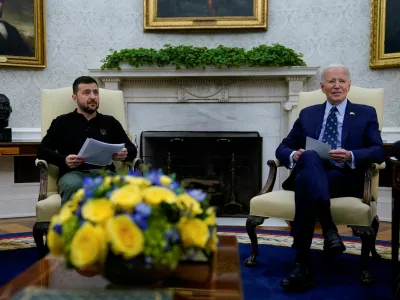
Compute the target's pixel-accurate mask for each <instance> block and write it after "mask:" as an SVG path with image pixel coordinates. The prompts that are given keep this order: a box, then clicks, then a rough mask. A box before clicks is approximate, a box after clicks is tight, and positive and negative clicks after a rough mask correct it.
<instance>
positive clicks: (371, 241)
mask: <svg viewBox="0 0 400 300" xmlns="http://www.w3.org/2000/svg"><path fill="white" fill-rule="evenodd" d="M374 227H376V224H375V225H374ZM352 229H353V234H354V235H356V236H360V237H361V243H362V244H361V258H360V271H361V275H360V284H362V285H374V284H375V277H374V276H373V275H372V274H371V272H370V271H369V267H368V261H369V254H370V253H371V252H372V248H375V240H376V232H375V230H374V228H373V226H371V227H361V226H354V227H353V226H352Z"/></svg>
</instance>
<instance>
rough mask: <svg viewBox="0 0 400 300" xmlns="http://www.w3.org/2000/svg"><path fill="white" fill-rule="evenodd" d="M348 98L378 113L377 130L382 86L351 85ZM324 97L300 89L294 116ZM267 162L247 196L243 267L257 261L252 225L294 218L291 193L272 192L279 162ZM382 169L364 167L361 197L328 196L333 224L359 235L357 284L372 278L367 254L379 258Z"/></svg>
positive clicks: (381, 112) (254, 263) (380, 109)
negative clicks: (248, 249) (261, 179)
mask: <svg viewBox="0 0 400 300" xmlns="http://www.w3.org/2000/svg"><path fill="white" fill-rule="evenodd" d="M348 99H349V100H350V101H351V102H352V103H358V104H366V105H370V106H373V107H374V108H375V109H376V113H377V115H378V122H379V129H380V130H381V129H382V117H383V101H384V92H383V89H366V88H360V87H355V86H353V87H351V89H350V92H349V94H348ZM325 100H326V96H325V94H324V93H323V92H322V91H321V90H317V91H312V92H301V93H300V94H299V103H298V109H297V115H298V114H299V113H300V111H301V110H302V109H303V108H305V107H308V106H311V105H314V104H320V103H323V102H324V101H325ZM267 164H268V166H269V168H270V171H269V177H268V179H267V182H266V184H265V186H264V187H263V189H262V190H261V192H260V193H259V195H257V196H255V197H254V198H252V199H251V202H250V215H249V217H248V219H247V222H246V230H247V233H248V235H249V237H250V240H251V244H252V255H251V256H250V257H249V258H247V260H246V266H247V267H253V266H255V265H256V264H257V254H258V241H257V235H256V227H257V226H258V225H261V224H262V223H263V222H264V219H266V218H279V219H284V220H287V221H289V222H291V221H293V219H294V213H295V202H294V192H292V191H285V190H276V191H272V190H273V188H274V183H275V180H276V175H277V168H278V167H281V165H280V163H279V161H278V160H276V159H275V160H269V161H268V162H267ZM383 168H385V163H383V164H381V165H377V164H373V165H371V167H370V168H369V169H368V170H367V172H366V174H365V181H364V196H363V199H358V198H353V197H342V198H334V199H331V211H332V218H333V221H334V222H335V223H336V224H337V225H347V226H348V227H351V228H352V231H353V234H354V235H355V236H360V237H361V240H362V250H361V270H362V273H361V283H363V284H369V283H371V282H372V281H373V276H372V275H371V274H370V273H369V272H368V270H367V268H368V257H369V254H370V253H372V256H374V257H379V254H378V253H377V252H376V249H375V240H376V235H377V233H378V229H379V219H378V215H377V200H378V184H379V170H380V169H383Z"/></svg>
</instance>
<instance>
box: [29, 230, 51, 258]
mask: <svg viewBox="0 0 400 300" xmlns="http://www.w3.org/2000/svg"><path fill="white" fill-rule="evenodd" d="M49 225H50V223H49V222H36V223H35V225H34V226H33V239H34V240H35V244H36V248H37V250H38V255H39V259H41V258H43V257H45V256H46V255H47V253H48V251H49V250H48V248H47V244H45V243H44V238H43V236H44V235H45V234H47V231H48V230H49Z"/></svg>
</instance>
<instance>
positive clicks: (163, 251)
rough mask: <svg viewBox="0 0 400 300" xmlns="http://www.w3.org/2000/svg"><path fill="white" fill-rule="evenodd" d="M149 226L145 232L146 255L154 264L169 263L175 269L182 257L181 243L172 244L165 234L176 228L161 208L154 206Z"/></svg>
mask: <svg viewBox="0 0 400 300" xmlns="http://www.w3.org/2000/svg"><path fill="white" fill-rule="evenodd" d="M149 223H151V227H149V228H148V229H147V230H146V231H144V232H143V234H144V255H145V256H146V257H151V258H152V264H154V265H168V266H170V267H171V269H174V268H175V267H176V265H177V264H178V262H179V259H180V257H181V253H182V251H181V246H180V244H178V243H177V244H175V245H170V244H169V242H168V241H167V240H166V239H165V234H166V233H167V232H168V231H169V230H171V229H175V227H174V226H172V225H171V224H170V223H168V219H167V217H166V216H165V214H164V213H163V212H162V209H161V208H153V210H152V215H151V216H150V217H149Z"/></svg>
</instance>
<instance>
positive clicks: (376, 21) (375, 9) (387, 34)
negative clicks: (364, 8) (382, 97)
mask: <svg viewBox="0 0 400 300" xmlns="http://www.w3.org/2000/svg"><path fill="white" fill-rule="evenodd" d="M371 1H372V2H371V37H370V39H371V40H370V63H369V66H370V68H372V69H379V68H394V67H400V18H399V17H398V15H399V13H400V2H399V1H398V0H371ZM388 13H389V14H388Z"/></svg>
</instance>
